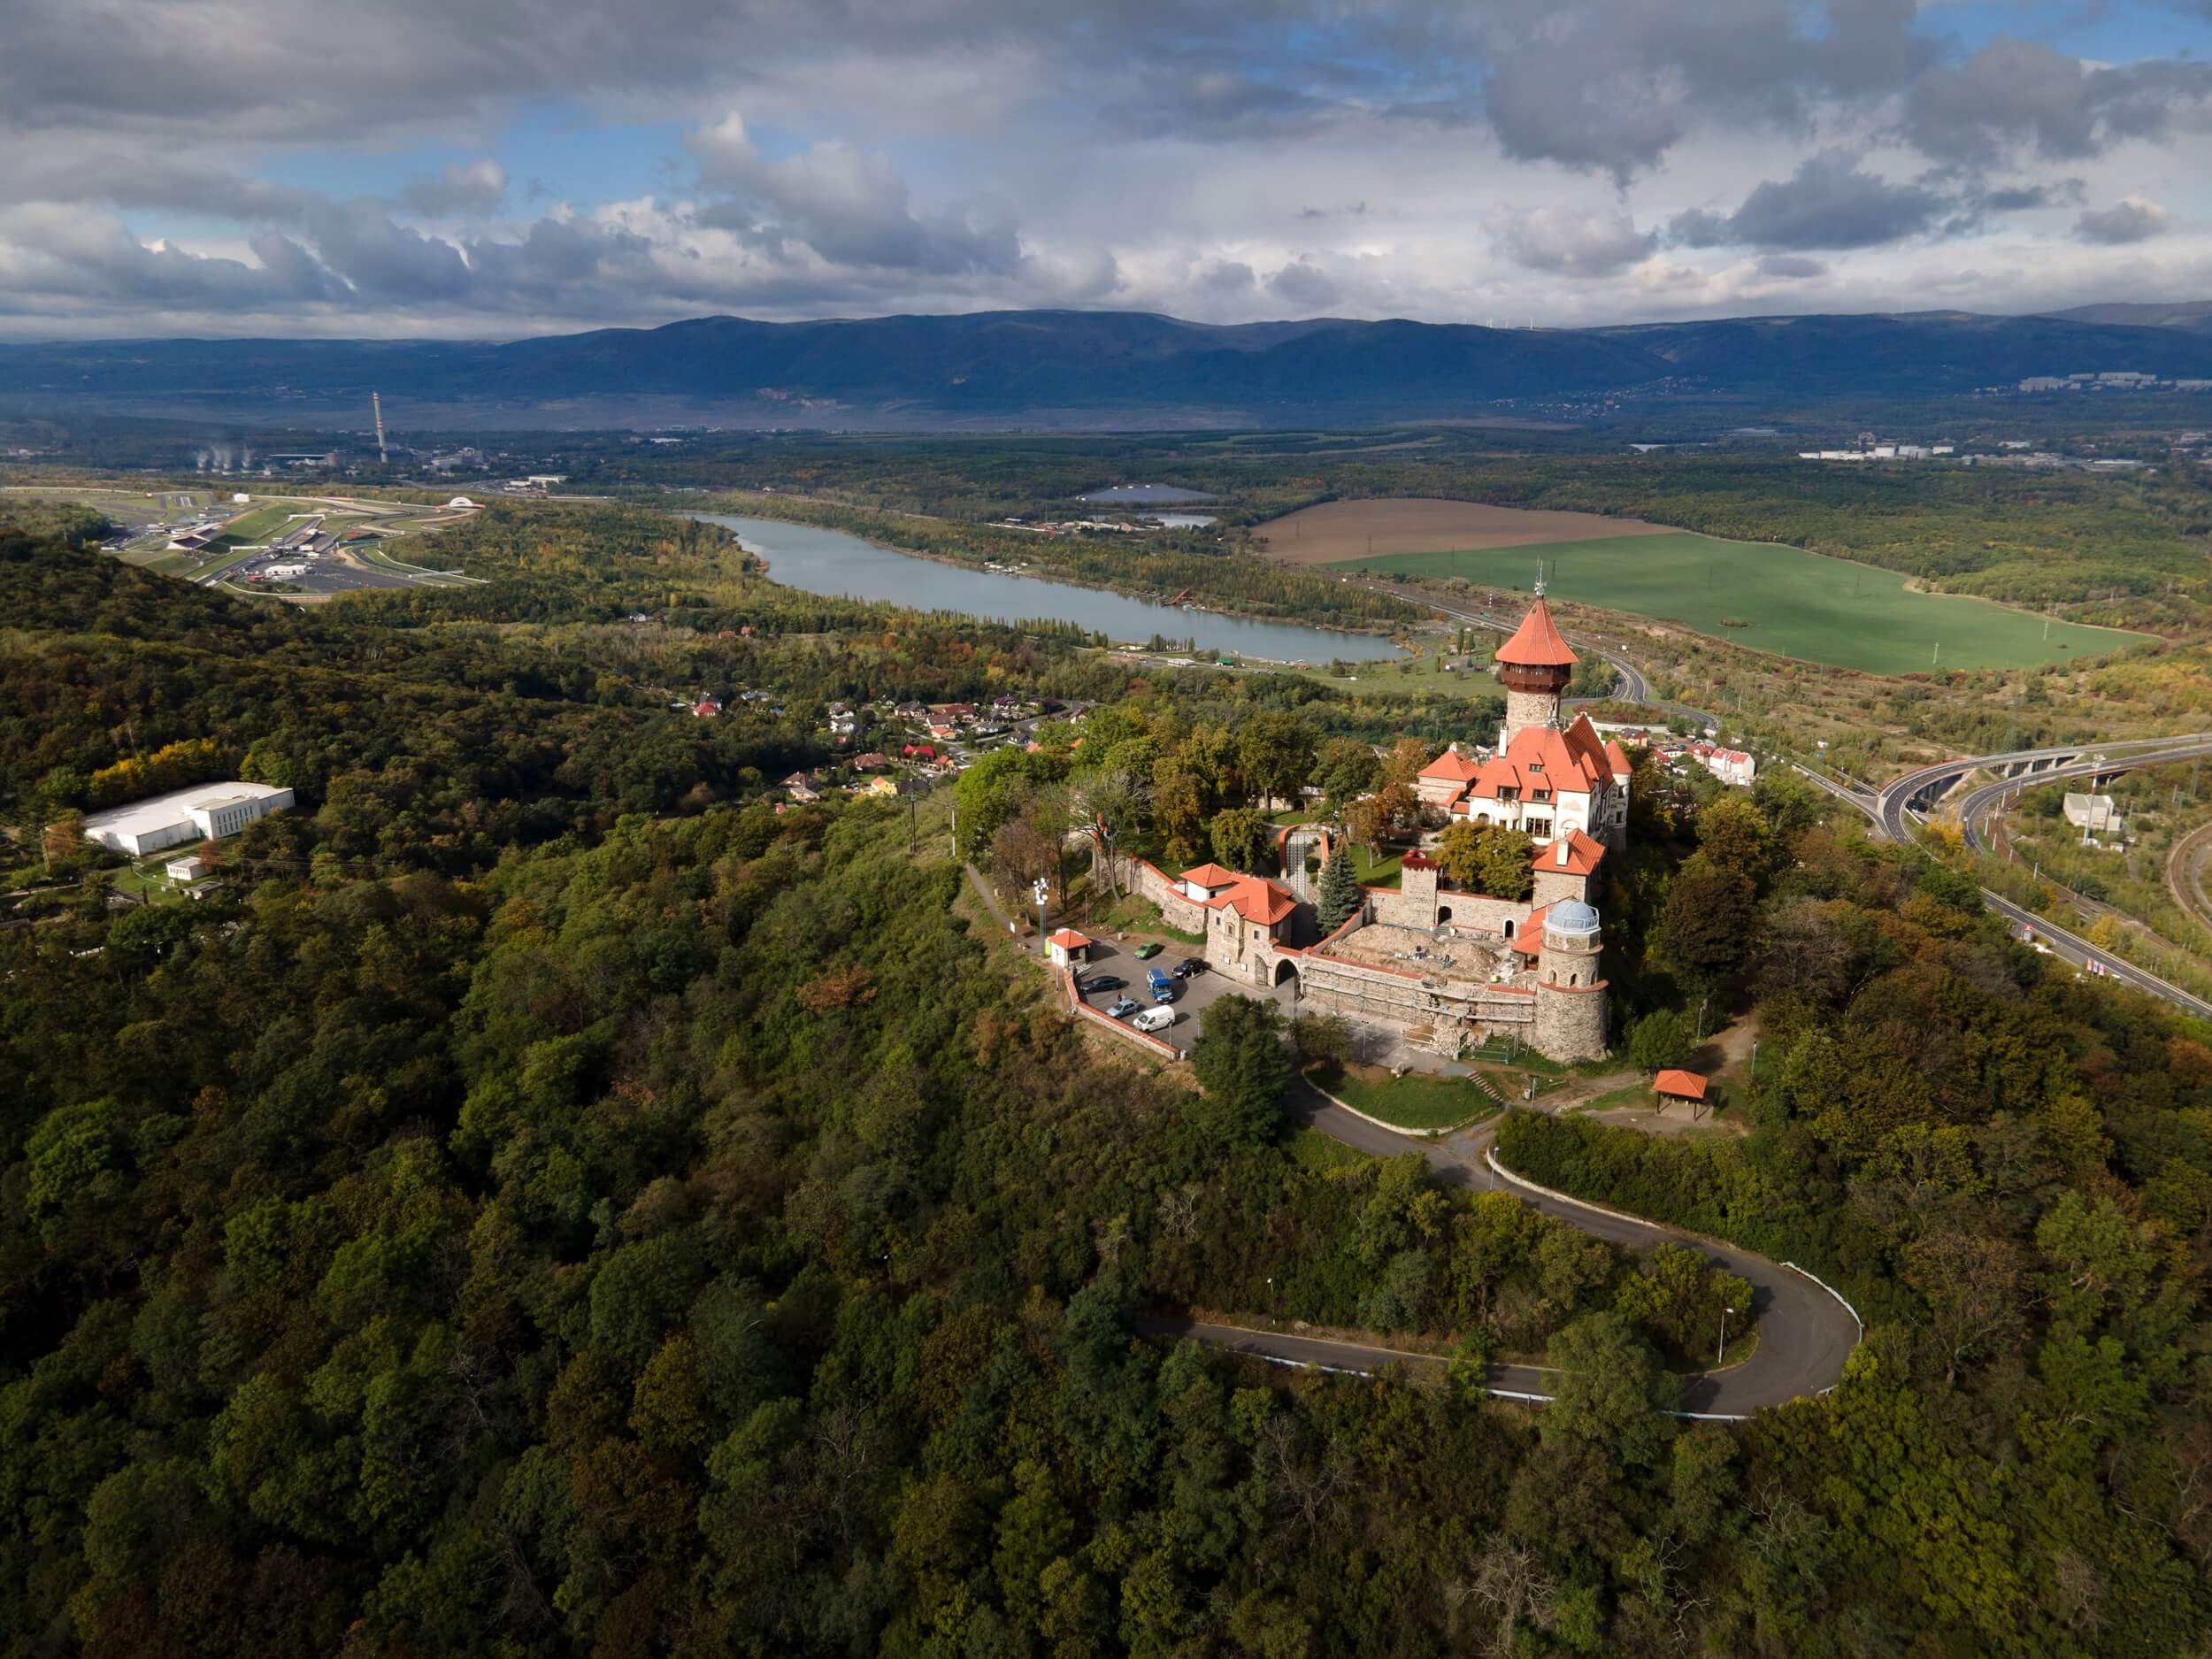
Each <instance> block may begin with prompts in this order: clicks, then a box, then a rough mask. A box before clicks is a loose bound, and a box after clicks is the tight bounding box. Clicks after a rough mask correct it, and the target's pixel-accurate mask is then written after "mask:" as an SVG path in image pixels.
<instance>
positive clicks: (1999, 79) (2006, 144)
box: [1903, 39, 2212, 165]
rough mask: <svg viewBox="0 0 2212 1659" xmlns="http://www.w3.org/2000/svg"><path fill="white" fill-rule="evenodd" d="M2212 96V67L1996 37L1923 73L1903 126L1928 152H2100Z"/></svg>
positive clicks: (1969, 159) (1970, 156) (1968, 156)
mask: <svg viewBox="0 0 2212 1659" xmlns="http://www.w3.org/2000/svg"><path fill="white" fill-rule="evenodd" d="M2208 97H2212V65H2208V64H2200V63H2191V62H2187V61H2184V60H2166V61H2161V62H2150V63H2139V64H2129V65H2120V66H2116V67H2108V68H2093V67H2091V66H2090V65H2087V64H2085V63H2084V62H2083V61H2082V60H2081V59H2080V58H2070V57H2068V56H2067V55H2066V54H2064V53H2062V52H2060V51H2056V50H2053V49H2052V48H2051V47H2048V46H2045V45H2042V44H2040V43H2039V42H2032V41H2017V40H2011V39H1999V40H1995V41H1992V42H1990V43H1989V44H1988V45H1986V46H1985V47H1983V48H1982V49H1981V50H1979V51H1978V52H1976V53H1975V54H1974V55H1973V56H1972V57H1971V58H1968V59H1967V60H1966V61H1965V62H1964V63H1962V64H1961V65H1958V66H1957V67H1955V68H1947V69H1938V70H1934V71H1932V72H1931V73H1928V74H1926V75H1924V76H1922V77H1921V78H1920V79H1919V81H1916V83H1915V84H1914V86H1913V88H1912V90H1911V91H1910V93H1909V94H1908V96H1907V97H1906V100H1905V113H1904V122H1903V131H1904V134H1905V136H1906V137H1907V138H1909V139H1910V140H1911V141H1912V142H1913V143H1914V144H1915V145H1916V146H1917V147H1918V148H1919V149H1920V150H1923V151H1924V152H1925V153H1926V154H1928V155H1930V156H1932V157H1936V158H1938V159H1939V160H1945V161H1956V162H1964V163H1970V164H1973V165H1988V164H1991V163H1993V162H1996V161H1999V160H2001V159H2002V158H2004V157H2006V156H2008V155H2009V154H2012V153H2014V152H2016V151H2025V152H2029V153H2032V154H2034V155H2037V156H2041V157H2052V158H2078V157H2087V156H2094V155H2097V154H2099V153H2100V152H2101V151H2102V150H2105V149H2107V148H2108V147H2109V146H2110V145H2112V144H2113V143H2116V142H2119V141H2120V140H2122V139H2128V138H2157V137H2161V136H2162V135H2163V134H2166V132H2167V131H2168V130H2169V129H2170V127H2172V126H2173V124H2174V122H2175V120H2176V119H2177V117H2178V116H2180V115H2181V114H2182V113H2183V112H2184V111H2187V110H2190V109H2192V108H2196V109H2201V108H2202V107H2203V106H2204V105H2205V103H2206V100H2207V99H2208Z"/></svg>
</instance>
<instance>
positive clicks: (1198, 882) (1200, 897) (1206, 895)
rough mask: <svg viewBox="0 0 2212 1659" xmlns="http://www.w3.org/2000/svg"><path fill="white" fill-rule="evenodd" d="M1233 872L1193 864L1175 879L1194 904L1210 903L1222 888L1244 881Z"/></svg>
mask: <svg viewBox="0 0 2212 1659" xmlns="http://www.w3.org/2000/svg"><path fill="white" fill-rule="evenodd" d="M1244 879H1245V878H1244V877H1243V876H1240V875H1239V874H1238V873H1237V872H1235V871H1233V870H1225V869H1223V868H1222V867H1221V866H1220V865H1219V864H1193V865H1192V866H1191V867H1190V868H1189V869H1188V870H1186V871H1185V872H1183V873H1182V874H1181V875H1179V876H1178V877H1177V878H1176V880H1177V881H1178V883H1179V884H1180V886H1181V887H1182V889H1183V891H1184V892H1185V893H1186V894H1187V895H1189V896H1190V898H1191V899H1192V900H1193V901H1194V902H1196V903H1200V904H1204V903H1208V902H1210V901H1211V900H1212V898H1213V895H1215V894H1217V893H1218V892H1220V891H1221V890H1222V888H1224V887H1234V886H1235V885H1236V884H1237V883H1238V882H1240V881H1242V880H1244Z"/></svg>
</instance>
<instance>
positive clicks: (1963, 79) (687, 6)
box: [0, 0, 2212, 339]
mask: <svg viewBox="0 0 2212 1659" xmlns="http://www.w3.org/2000/svg"><path fill="white" fill-rule="evenodd" d="M2204 297H2212V0H2144V3H2131V0H2117V3H2115V4H2097V3H2096V0H2088V3H2087V4H2078V5H2077V4H2036V3H2034V0H1978V3H1977V4H1923V5H1918V6H1916V5H1915V4H1912V3H1911V0H1834V3H1833V4H1827V5H1822V4H1790V3H1789V0H1548V3H1546V4H1532V3H1531V0H1450V3H1449V4H1444V3H1439V4H1421V3H1417V0H621V3H620V4H612V3H610V0H0V338H13V339H29V338H44V337H56V336H72V335H154V334H257V333H259V334H268V333H281V334H373V335H392V336H403V335H426V334H436V335H461V336H472V337H496V338H506V337H511V336H514V335H518V334H532V333H540V332H545V331H549V330H557V329H567V328H573V327H580V326H603V325H608V324H653V323H657V322H663V321H667V320H669V319H674V318H678V317H684V316H694V315H698V314H701V313H704V312H710V311H726V312H737V313H741V314H745V315H749V316H755V317H764V318H798V317H816V316H851V315H867V314H874V313H880V312H884V311H974V310H985V309H995V308H1002V307H1021V306H1071V307H1084V308H1114V309H1134V310H1146V311H1169V312H1172V313H1174V314H1177V315H1179V316H1184V317H1192V318H1198V319H1205V320H1210V321H1223V322H1232V321H1248V320H1256V319H1269V318H1282V317H1302V316H1312V315H1318V314H1329V315H1337V316H1353V317H1388V316H1399V317H1416V318H1423V319H1434V320H1448V321H1473V322H1487V321H1495V322H1498V323H1501V324H1503V323H1507V322H1511V323H1515V324H1519V323H1525V322H1530V321H1533V322H1536V323H1540V324H1544V323H1548V324H1575V323H1589V322H1615V321H1632V320H1636V319H1647V318H1662V317H1680V316H1692V315H1694V316H1713V315H1725V314H1732V313H1742V312H1753V311H1769V312H1771V311H1816V310H1835V311H1877V310H1910V309H1932V308H1939V307H1961V308H1969V309H1976V310H1985V311H2028V310H2037V309H2043V308H2048V307H2055V306H2060V305H2066V304H2073V303H2081V302H2084V301H2088V300H2094V299H2183V298H2204Z"/></svg>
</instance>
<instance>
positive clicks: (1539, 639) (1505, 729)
mask: <svg viewBox="0 0 2212 1659" xmlns="http://www.w3.org/2000/svg"><path fill="white" fill-rule="evenodd" d="M1581 660H1582V659H1581V658H1579V657H1577V656H1576V655H1575V654H1574V652H1573V651H1571V650H1570V649H1568V646H1567V641H1565V640H1563V639H1562V638H1560V636H1559V629H1558V626H1557V625H1555V623H1554V622H1553V621H1552V619H1551V609H1550V607H1549V606H1548V605H1546V604H1545V603H1544V595H1543V593H1542V590H1541V584H1539V589H1538V592H1537V595H1536V603H1534V604H1533V605H1531V606H1530V607H1529V612H1528V615H1526V616H1525V617H1523V618H1521V626H1519V627H1518V628H1517V629H1515V630H1514V634H1513V637H1512V638H1511V639H1509V640H1508V641H1506V642H1505V643H1504V644H1503V645H1501V646H1500V647H1498V679H1499V680H1501V681H1502V683H1503V684H1504V686H1505V722H1504V724H1503V725H1502V726H1499V728H1498V752H1499V753H1500V754H1503V753H1504V752H1505V748H1506V745H1507V744H1509V743H1510V742H1511V741H1513V734H1514V733H1516V732H1518V731H1521V730H1522V729H1524V728H1525V727H1527V726H1557V725H1558V724H1559V698H1560V694H1561V693H1563V691H1565V690H1566V689H1567V682H1568V681H1569V680H1571V679H1573V678H1574V672H1575V664H1577V663H1578V662H1579V661H1581Z"/></svg>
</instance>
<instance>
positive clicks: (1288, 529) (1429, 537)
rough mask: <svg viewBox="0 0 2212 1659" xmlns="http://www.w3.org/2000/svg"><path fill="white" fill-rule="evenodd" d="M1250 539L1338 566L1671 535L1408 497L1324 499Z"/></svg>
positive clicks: (1287, 556)
mask: <svg viewBox="0 0 2212 1659" xmlns="http://www.w3.org/2000/svg"><path fill="white" fill-rule="evenodd" d="M1254 534H1256V537H1257V538H1258V540H1259V542H1260V545H1261V547H1262V549H1263V551H1265V553H1266V554H1267V556H1268V557H1270V558H1276V559H1280V560H1281V561H1282V562H1283V563H1284V564H1286V565H1335V564H1339V563H1341V562H1342V561H1343V560H1346V559H1361V558H1368V557H1381V556H1382V555H1384V554H1386V553H1447V552H1457V551H1458V550H1460V549H1463V548H1476V549H1479V548H1496V547H1527V546H1533V545H1535V544H1537V543H1540V542H1545V541H1597V540H1599V539H1601V538H1603V537H1611V536H1628V535H1665V534H1669V530H1668V526H1665V525H1663V524H1647V523H1645V522H1644V521H1643V520H1642V519H1641V518H1605V517H1603V516H1601V515H1600V514H1598V513H1594V512H1546V511H1537V510H1534V509H1531V508H1526V507H1486V506H1484V505H1482V504H1481V503H1479V502H1471V501H1437V500H1432V499H1429V498H1426V497H1421V496H1413V497H1391V498H1388V499H1385V500H1380V501H1329V502H1324V503H1321V505H1319V506H1318V507H1308V508H1307V509H1305V510H1304V511H1302V512H1294V513H1292V514H1290V515H1289V516H1288V517H1286V518H1277V519H1274V520H1272V521H1271V522H1270V523H1267V524H1263V525H1262V526H1259V528H1258V529H1257V530H1256V532H1255V533H1254Z"/></svg>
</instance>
